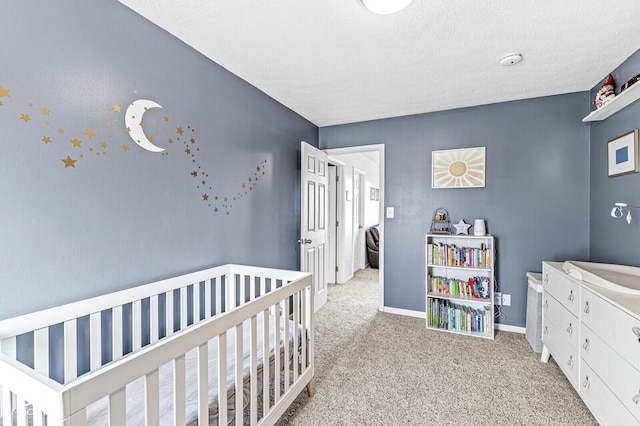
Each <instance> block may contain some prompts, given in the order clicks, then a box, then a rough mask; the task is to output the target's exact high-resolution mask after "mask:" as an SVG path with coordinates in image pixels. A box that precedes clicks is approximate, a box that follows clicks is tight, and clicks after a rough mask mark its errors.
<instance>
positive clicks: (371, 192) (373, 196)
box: [369, 186, 376, 201]
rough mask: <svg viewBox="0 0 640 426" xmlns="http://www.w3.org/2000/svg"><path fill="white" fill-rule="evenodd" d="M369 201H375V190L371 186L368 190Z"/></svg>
mask: <svg viewBox="0 0 640 426" xmlns="http://www.w3.org/2000/svg"><path fill="white" fill-rule="evenodd" d="M369 200H371V201H375V200H376V189H375V188H374V187H373V186H372V187H370V189H369Z"/></svg>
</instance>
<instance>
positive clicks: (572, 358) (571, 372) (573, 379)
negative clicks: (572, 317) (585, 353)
mask: <svg viewBox="0 0 640 426" xmlns="http://www.w3.org/2000/svg"><path fill="white" fill-rule="evenodd" d="M542 342H543V343H544V345H545V346H546V347H547V349H549V352H551V355H552V356H553V359H554V360H555V362H556V364H558V366H559V367H560V369H561V370H562V371H563V372H564V374H565V376H567V378H568V379H569V382H570V383H571V385H573V388H574V389H576V390H578V379H579V376H578V348H577V346H573V347H572V346H570V345H569V343H568V342H567V341H566V340H565V339H564V337H562V334H561V332H560V331H558V329H557V328H556V327H555V326H553V325H552V324H548V323H545V325H544V329H543V331H542Z"/></svg>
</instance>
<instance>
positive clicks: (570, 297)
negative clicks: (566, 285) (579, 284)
mask: <svg viewBox="0 0 640 426" xmlns="http://www.w3.org/2000/svg"><path fill="white" fill-rule="evenodd" d="M567 299H569V302H573V290H571V291H570V292H569V297H567Z"/></svg>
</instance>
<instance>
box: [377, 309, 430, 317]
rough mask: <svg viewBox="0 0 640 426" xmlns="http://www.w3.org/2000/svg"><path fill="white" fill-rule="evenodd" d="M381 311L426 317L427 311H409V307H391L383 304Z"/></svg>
mask: <svg viewBox="0 0 640 426" xmlns="http://www.w3.org/2000/svg"><path fill="white" fill-rule="evenodd" d="M382 312H386V313H388V314H394V315H404V316H405V317H414V318H422V319H427V313H426V312H423V311H411V310H409V309H400V308H391V307H389V306H385V307H384V308H383V310H382Z"/></svg>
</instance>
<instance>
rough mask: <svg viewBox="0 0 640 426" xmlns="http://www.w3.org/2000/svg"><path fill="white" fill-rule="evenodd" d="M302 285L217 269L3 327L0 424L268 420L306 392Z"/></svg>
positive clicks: (245, 270) (258, 272)
mask: <svg viewBox="0 0 640 426" xmlns="http://www.w3.org/2000/svg"><path fill="white" fill-rule="evenodd" d="M311 283H312V280H311V276H310V274H307V273H302V272H296V271H286V270H278V269H267V268H258V267H250V266H239V265H225V266H220V267H216V268H211V269H207V270H204V271H199V272H194V273H190V274H187V275H183V276H178V277H175V278H171V279H167V280H163V281H159V282H155V283H152V284H147V285H144V286H140V287H135V288H131V289H127V290H123V291H118V292H115V293H111V294H107V295H104V296H99V297H95V298H91V299H87V300H83V301H79V302H75V303H71V304H68V305H64V306H59V307H54V308H51V309H47V310H43V311H40V312H35V313H32V314H27V315H23V316H20V317H15V318H10V319H7V320H4V321H0V388H1V391H0V395H1V396H2V399H1V400H0V405H1V407H0V424H1V425H2V426H13V425H14V424H16V425H31V424H33V425H36V426H39V425H61V424H64V425H72V426H76V425H85V424H110V425H125V424H147V425H156V424H174V425H183V424H200V425H204V424H219V425H227V424H228V423H229V422H231V421H232V420H234V418H235V421H236V424H243V423H244V416H243V411H244V410H245V408H246V409H247V410H248V412H249V414H248V415H249V417H250V423H251V424H252V425H253V424H265V425H268V424H273V423H275V422H276V420H277V419H278V418H279V417H280V416H281V415H282V413H283V412H284V411H285V410H286V409H287V407H288V406H289V405H290V404H291V402H292V401H293V400H294V399H295V398H296V397H297V395H298V394H299V393H300V392H301V391H302V390H303V389H304V388H305V386H306V387H307V391H308V392H309V395H310V396H311V395H312V391H311V386H310V381H311V378H312V377H313V374H314V333H313V289H312V284H311ZM265 342H266V343H265ZM219 395H226V396H227V397H226V398H225V397H222V398H219V397H218V396H219ZM259 399H260V400H259ZM238 413H239V415H238Z"/></svg>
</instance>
